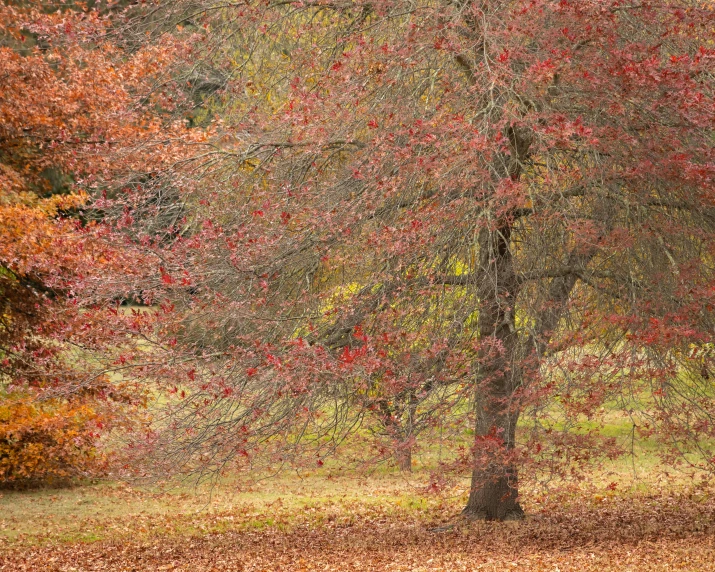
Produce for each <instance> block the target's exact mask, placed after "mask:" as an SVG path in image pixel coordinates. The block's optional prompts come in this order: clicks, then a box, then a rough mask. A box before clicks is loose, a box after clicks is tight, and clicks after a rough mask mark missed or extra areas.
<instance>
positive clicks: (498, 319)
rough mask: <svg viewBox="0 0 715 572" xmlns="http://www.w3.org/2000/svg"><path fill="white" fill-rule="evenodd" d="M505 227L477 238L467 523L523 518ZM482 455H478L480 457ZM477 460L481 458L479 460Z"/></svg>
mask: <svg viewBox="0 0 715 572" xmlns="http://www.w3.org/2000/svg"><path fill="white" fill-rule="evenodd" d="M510 240H511V225H510V224H509V223H508V222H506V223H503V224H501V225H498V227H497V228H496V229H485V230H484V231H483V232H482V235H481V237H480V244H479V249H480V267H481V268H480V271H481V272H482V273H483V275H484V277H485V278H484V280H483V282H482V284H481V285H480V292H479V299H480V307H479V318H478V321H477V327H478V330H479V339H480V344H481V347H480V351H479V356H478V357H479V359H478V362H477V370H478V374H477V375H478V380H477V382H476V383H475V396H474V398H475V407H476V424H475V437H474V467H473V470H472V484H471V489H470V494H469V500H468V502H467V506H466V507H465V508H464V511H463V514H464V515H465V516H467V517H469V518H474V519H486V520H513V519H519V518H523V516H524V511H523V510H522V509H521V506H519V503H518V498H519V491H518V474H517V469H516V466H515V465H514V462H513V459H511V458H510V457H511V454H512V452H513V451H514V445H515V438H516V423H517V420H518V417H519V405H518V403H517V401H516V400H515V399H514V397H515V392H516V390H517V388H518V387H519V386H520V385H521V373H520V366H519V363H518V358H519V356H518V354H519V340H518V335H517V333H516V324H515V308H514V306H515V304H516V299H517V296H518V293H519V281H518V280H517V278H516V275H515V274H514V267H513V260H512V252H511V248H510ZM481 452H483V455H480V453H481ZM482 457H483V458H482Z"/></svg>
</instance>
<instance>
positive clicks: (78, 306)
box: [0, 2, 178, 484]
mask: <svg viewBox="0 0 715 572" xmlns="http://www.w3.org/2000/svg"><path fill="white" fill-rule="evenodd" d="M46 8H47V6H46V5H45V4H44V3H42V2H22V3H4V4H3V5H2V6H0V304H1V311H0V483H3V484H8V483H10V484H16V483H18V482H27V481H37V480H45V479H48V478H63V477H67V476H74V475H77V474H80V475H81V474H87V472H88V471H91V470H96V469H97V468H98V467H100V465H101V461H102V459H101V455H99V454H98V453H97V450H96V445H97V443H98V440H99V438H100V436H101V435H103V434H105V433H106V432H107V430H108V429H109V428H111V427H113V426H117V425H120V426H121V425H122V424H123V423H125V422H126V421H127V419H128V417H127V414H129V413H130V412H131V410H132V409H133V408H134V407H135V406H137V405H140V404H142V403H143V402H144V399H145V397H146V395H145V392H144V390H140V389H138V388H136V387H135V386H132V385H130V384H128V383H124V382H122V381H121V380H120V379H119V378H117V376H116V375H114V376H112V375H110V374H111V371H112V370H116V369H118V367H119V366H120V365H121V364H120V363H119V362H117V363H113V362H114V360H116V359H120V358H121V359H123V358H122V356H121V352H122V351H126V350H127V347H128V343H129V340H128V338H127V337H126V335H125V334H126V333H127V331H130V332H134V333H136V332H137V331H139V330H140V329H141V327H142V325H143V324H142V323H143V322H144V321H146V318H145V317H142V316H139V315H131V314H127V315H123V314H120V313H118V312H117V310H116V301H115V300H113V298H115V297H117V296H119V297H121V296H122V295H126V289H122V288H116V287H114V290H113V291H109V290H108V289H107V288H105V289H104V291H103V292H99V291H98V290H97V288H96V284H98V283H101V282H102V281H103V280H104V277H105V275H109V274H114V275H117V274H122V275H124V276H125V277H127V278H126V279H127V280H128V279H129V277H130V276H131V274H132V273H133V272H135V271H141V260H140V259H137V258H136V253H131V252H129V251H126V252H125V251H124V250H123V249H122V248H121V244H120V243H116V242H114V243H113V242H112V238H111V237H109V236H108V235H107V232H106V229H105V228H104V225H102V224H100V223H97V222H96V221H95V222H91V221H90V220H89V219H88V218H87V216H86V211H85V207H86V205H87V203H88V201H89V197H90V196H91V195H92V194H99V193H101V192H102V191H104V192H105V193H106V192H107V190H109V191H110V192H112V190H113V189H114V188H115V187H116V186H117V185H118V183H119V181H120V180H125V179H126V174H127V173H133V172H136V171H138V170H139V168H142V169H149V170H151V169H152V168H158V167H159V166H160V165H161V164H162V162H163V161H167V160H171V158H172V155H171V152H170V149H169V148H168V146H167V144H166V142H164V143H163V144H162V145H161V147H160V149H159V150H157V146H156V144H155V139H156V136H157V133H159V130H160V128H161V133H162V135H163V136H164V137H168V136H170V135H171V129H170V128H167V127H165V126H162V125H161V122H160V121H158V119H157V113H156V110H157V106H158V105H160V104H161V103H165V102H162V100H161V93H160V92H159V93H158V94H157V95H155V96H153V97H149V98H148V99H145V102H144V103H143V107H142V106H141V105H137V101H138V99H137V98H139V97H145V98H146V95H147V94H150V95H151V94H152V90H153V88H154V86H155V82H156V78H157V73H158V72H161V71H162V65H163V63H167V62H168V61H169V60H170V58H171V54H172V53H173V52H172V50H174V49H176V50H178V46H177V45H176V44H174V45H171V44H169V45H167V43H164V44H161V43H159V42H155V43H153V44H147V45H144V46H140V48H141V49H134V50H132V51H131V52H130V51H128V50H127V49H126V48H120V47H118V45H117V41H116V40H117V33H116V32H117V28H116V27H113V24H114V21H113V20H112V19H109V18H108V17H105V16H102V15H100V13H99V12H98V11H96V10H89V9H87V7H84V9H79V8H78V7H76V6H75V7H73V6H65V7H64V8H63V9H62V10H60V11H53V12H52V13H48V10H47V9H46ZM120 16H121V13H120V14H119V15H118V16H117V17H118V18H119V17H120ZM154 93H156V92H154ZM120 177H121V178H120ZM106 304H109V305H110V306H111V305H114V308H111V307H110V308H109V310H107V308H106V307H105V306H106Z"/></svg>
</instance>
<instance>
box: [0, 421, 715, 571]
mask: <svg viewBox="0 0 715 572" xmlns="http://www.w3.org/2000/svg"><path fill="white" fill-rule="evenodd" d="M609 415H610V414H609ZM603 431H604V432H605V433H606V434H607V435H609V436H613V437H617V438H619V439H621V438H623V439H629V438H630V425H629V424H628V421H627V420H625V419H622V418H619V417H618V416H617V415H616V414H615V413H614V415H613V416H610V417H609V418H608V419H607V423H606V426H605V427H604V429H603ZM636 444H637V447H635V448H634V453H635V455H634V457H632V458H630V457H626V458H622V459H619V460H617V461H612V462H605V463H602V464H600V465H599V466H597V467H593V468H592V470H591V471H590V472H589V473H588V474H587V475H586V478H585V479H582V480H579V479H572V480H569V481H562V482H559V483H552V484H553V485H554V486H553V487H551V488H549V489H545V488H543V486H542V485H540V484H539V483H538V482H536V481H529V480H528V479H526V480H525V481H524V482H523V485H522V492H523V505H524V508H525V509H526V511H527V515H528V516H527V519H526V520H525V521H523V522H519V523H503V524H494V523H481V522H467V521H465V520H463V519H461V517H460V516H459V513H460V510H461V508H462V506H463V505H464V502H465V500H466V493H467V487H468V482H467V481H466V479H465V480H462V481H459V482H454V483H453V484H452V485H450V486H449V487H447V488H445V489H443V490H441V491H439V492H428V484H429V482H430V471H429V467H425V466H424V465H423V463H429V459H430V456H429V455H428V454H425V455H423V456H421V457H420V456H419V455H417V456H416V459H415V464H416V466H417V468H416V470H415V472H414V473H412V474H409V475H405V474H400V473H399V472H397V471H394V470H392V469H389V468H387V467H382V468H380V470H376V471H373V472H372V473H371V474H361V475H359V474H350V475H346V474H344V471H341V470H337V469H336V468H335V467H329V466H328V465H326V466H325V467H323V468H321V469H319V470H316V471H313V472H311V473H304V474H302V475H299V474H296V473H283V474H281V475H279V476H278V477H275V478H272V479H266V480H259V481H256V482H252V483H251V484H248V483H245V482H238V481H236V480H231V479H224V480H222V481H221V482H219V483H217V484H215V485H214V486H213V487H208V486H202V487H192V486H189V485H177V486H175V487H174V488H173V489H170V490H166V489H162V490H160V489H158V488H151V487H142V486H138V485H134V486H129V485H125V484H120V483H113V482H98V483H93V484H85V485H83V486H77V487H74V488H63V489H42V490H35V491H22V492H19V491H18V492H16V491H2V492H1V493H0V571H3V572H4V571H5V570H8V571H10V570H11V571H13V572H14V571H16V570H17V571H24V570H31V571H34V570H57V571H60V570H61V571H67V572H70V571H75V572H76V571H80V570H82V571H84V570H137V571H138V570H177V571H178V570H186V571H187V572H188V571H191V572H202V571H203V570H207V571H216V570H220V571H223V570H226V571H228V570H445V571H446V570H550V571H554V570H561V571H566V570H586V571H588V570H598V571H599V572H603V571H606V570H634V571H636V570H637V571H640V570H715V545H714V541H715V487H714V486H712V485H711V484H708V483H707V482H704V481H702V480H701V479H695V480H693V479H691V478H688V477H685V476H683V475H681V474H678V473H675V472H672V471H666V470H664V468H663V467H662V466H660V465H659V462H658V458H657V455H656V454H655V453H656V452H657V450H656V446H655V444H654V443H650V442H647V441H646V442H643V443H639V442H637V443H636ZM613 483H615V486H613ZM445 525H446V526H445Z"/></svg>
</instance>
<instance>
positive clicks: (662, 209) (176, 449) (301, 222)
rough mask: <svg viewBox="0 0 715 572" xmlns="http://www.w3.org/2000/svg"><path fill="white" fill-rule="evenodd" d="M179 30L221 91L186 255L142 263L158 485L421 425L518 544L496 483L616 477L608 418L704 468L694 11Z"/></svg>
mask: <svg viewBox="0 0 715 572" xmlns="http://www.w3.org/2000/svg"><path fill="white" fill-rule="evenodd" d="M191 8H192V9H194V10H195V14H196V16H195V20H196V21H198V22H199V23H200V24H201V25H203V26H204V28H205V29H206V30H208V35H207V40H206V43H205V48H204V49H203V50H202V51H201V53H200V55H201V56H202V57H203V58H204V61H209V62H222V63H221V65H223V66H224V68H225V69H224V72H225V73H224V74H223V76H222V77H225V78H227V79H226V90H225V92H223V93H222V98H223V99H221V100H220V101H222V102H223V108H222V109H221V113H220V121H217V122H216V123H215V136H214V137H213V138H212V140H211V143H212V145H213V147H212V148H211V149H210V150H209V151H206V150H205V149H204V150H202V154H201V155H200V156H197V157H196V160H195V161H194V162H192V163H191V165H190V167H191V168H190V169H186V170H183V171H181V176H182V177H183V179H182V180H183V181H184V183H185V186H183V187H182V188H181V191H180V192H181V193H182V196H183V197H184V201H185V204H187V205H189V208H188V215H187V216H188V218H189V219H190V220H191V224H192V229H193V230H192V232H191V233H190V234H186V235H185V236H184V237H183V238H180V239H179V240H176V241H174V242H172V243H171V245H164V246H161V247H160V246H159V245H155V248H154V249H149V250H151V251H152V252H153V253H154V254H155V255H156V256H157V259H159V260H161V263H160V264H157V267H156V269H155V272H154V274H153V276H151V277H149V278H148V279H147V281H146V282H145V291H146V292H150V293H151V296H152V297H153V298H154V299H157V300H164V301H165V302H164V306H163V308H164V311H163V312H162V313H161V317H162V319H163V320H164V325H163V329H162V330H161V336H160V338H159V339H157V340H156V344H157V345H156V352H157V356H158V357H157V359H156V360H155V361H156V362H157V363H161V366H157V367H150V368H144V370H143V374H144V375H146V376H147V377H150V378H151V379H152V380H160V381H163V382H164V383H165V384H166V387H167V388H169V389H170V390H171V391H172V392H173V394H174V395H175V396H176V399H175V401H173V402H172V403H171V404H170V405H169V406H168V407H167V410H166V413H167V416H166V418H165V420H164V422H162V423H161V424H160V425H158V426H157V427H156V429H157V432H156V433H152V434H151V443H150V444H151V445H152V446H156V445H159V446H160V447H159V449H160V450H161V451H162V453H163V455H164V457H163V458H164V460H165V461H166V463H167V464H166V466H169V465H171V466H173V467H174V468H178V469H180V470H196V471H198V472H199V473H200V474H204V473H205V472H207V471H208V472H214V471H217V470H221V469H222V468H225V467H227V466H231V465H232V464H235V463H236V462H237V460H241V459H244V458H247V459H249V460H251V461H254V460H256V459H257V458H258V457H259V454H262V455H265V457H266V458H269V459H272V460H274V461H275V460H277V461H279V462H285V461H289V460H294V459H298V458H303V459H306V458H307V459H310V461H309V462H311V463H312V462H316V461H317V462H318V463H322V460H321V459H322V457H323V456H324V455H325V454H327V453H329V452H331V451H332V450H333V449H334V448H335V447H336V446H337V445H338V444H339V443H340V442H342V440H343V439H344V438H345V436H346V435H347V434H348V433H350V432H351V431H355V430H356V428H357V427H368V428H369V427H370V426H375V424H377V425H378V426H379V427H380V429H379V430H377V431H376V432H375V433H376V434H377V435H380V434H383V435H384V434H388V436H389V433H390V430H391V428H393V434H392V440H393V441H395V440H396V441H398V442H399V441H400V440H404V438H405V436H406V434H405V432H404V427H405V425H404V423H405V421H406V420H410V421H409V423H413V425H412V426H413V427H417V426H420V427H423V428H425V430H426V431H427V432H428V433H429V429H430V427H434V425H435V423H436V421H437V420H441V419H445V418H448V419H451V420H453V424H452V425H451V426H452V427H453V428H454V431H455V433H454V435H455V436H460V435H461V438H455V439H454V441H453V443H454V445H455V448H456V450H455V451H454V453H455V455H457V457H456V458H457V459H467V461H466V462H467V463H468V465H467V466H468V467H469V469H470V470H471V471H472V485H471V491H470V496H469V500H468V503H467V506H466V508H465V513H466V514H467V515H469V516H471V517H476V518H487V519H500V520H501V519H508V518H519V517H520V516H521V515H522V511H521V508H520V506H519V504H518V479H517V469H518V467H519V466H529V467H530V470H531V471H534V472H536V471H538V470H540V468H543V467H545V466H552V465H553V462H552V461H553V459H554V458H558V459H561V460H562V461H566V463H564V464H563V465H561V466H565V467H568V466H572V465H573V464H574V463H577V462H580V461H585V460H588V459H590V458H594V457H595V456H598V455H600V454H605V455H615V454H618V453H619V452H621V451H619V448H618V447H617V446H616V444H615V443H613V442H611V441H608V440H606V441H605V442H603V443H600V444H599V446H598V447H596V446H595V444H596V443H597V439H598V436H597V435H596V434H593V433H588V432H585V431H584V430H583V424H584V422H585V421H588V420H592V419H593V418H597V417H598V416H599V413H600V411H601V410H602V409H601V408H602V406H603V405H604V404H606V403H609V404H617V405H618V406H620V407H621V408H622V409H623V410H624V411H626V412H628V413H629V414H630V415H632V416H633V419H634V430H637V431H639V432H640V433H641V434H644V435H653V436H657V437H660V438H662V439H664V440H665V441H666V442H668V443H669V444H670V446H671V449H670V451H671V452H672V453H677V454H678V455H679V457H678V458H680V459H681V460H684V461H685V462H687V463H690V464H691V465H693V466H697V467H699V468H703V469H708V470H709V469H711V468H712V459H713V451H712V450H711V445H710V443H712V441H711V440H709V439H710V438H711V437H712V427H713V424H712V416H713V400H712V397H713V395H712V391H713V388H712V380H711V375H710V374H709V372H710V371H711V368H712V364H711V360H712V357H711V356H710V357H708V353H707V347H708V346H707V344H708V343H710V342H711V340H712V333H713V313H712V309H713V295H714V294H715V290H713V286H712V285H713V247H714V244H715V243H714V242H713V231H714V230H715V211H714V210H713V209H714V206H715V205H714V202H713V201H714V200H715V195H714V194H713V145H712V141H713V139H712V137H713V130H712V129H713V117H715V115H714V114H713V89H712V86H713V83H712V71H713V69H712V62H713V51H712V46H711V45H710V44H709V43H708V42H709V38H710V36H711V30H710V26H711V18H712V11H711V8H710V7H709V6H708V5H707V4H705V3H702V2H697V1H692V2H690V1H684V0H674V1H668V2H662V3H658V4H657V5H655V4H651V3H643V4H634V5H628V6H625V5H622V3H620V2H617V1H613V2H610V1H607V2H603V1H598V2H595V1H594V2H591V1H585V2H583V1H581V2H577V3H571V2H563V1H561V2H551V1H547V0H536V1H534V2H530V3H527V4H525V3H521V2H513V3H509V2H507V3H503V2H491V1H481V2H430V1H428V2H417V3H415V2H410V3H405V2H392V1H386V2H377V3H376V2H337V3H336V2H300V3H293V2H278V3H272V4H261V5H251V6H248V5H240V6H236V7H232V8H227V7H225V6H224V5H218V4H217V5H214V4H211V3H204V4H202V5H200V6H197V4H196V3H192V4H191ZM187 9H188V8H187V7H186V6H183V7H179V6H178V5H172V7H171V8H170V10H169V11H168V12H166V13H165V14H164V16H163V19H162V25H167V22H169V23H171V22H174V20H173V19H175V20H176V21H177V23H178V20H179V17H178V16H177V14H184V12H182V11H185V10H187ZM181 17H182V18H183V17H184V16H183V15H182V16H181ZM172 177H176V174H172ZM137 224H141V223H140V221H137ZM416 421H419V422H418V423H416ZM398 422H399V423H400V424H399V425H398ZM465 424H471V426H472V430H473V434H472V435H473V436H472V437H471V443H469V444H468V446H467V447H466V449H462V450H460V449H459V446H460V445H461V444H463V443H464V428H465ZM579 427H581V430H579ZM517 429H519V432H518V434H517ZM412 431H413V430H412V429H410V433H409V435H407V441H408V442H409V440H410V439H411V438H412V437H413V433H412ZM358 434H359V435H365V432H364V431H362V432H358ZM376 445H377V447H378V449H379V450H389V449H391V448H392V447H393V446H394V443H393V444H392V445H390V444H389V443H388V444H384V443H380V442H379V441H378V443H377V444H376ZM674 458H675V457H673V459H674ZM160 466H161V465H160Z"/></svg>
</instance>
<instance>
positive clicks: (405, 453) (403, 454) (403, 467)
mask: <svg viewBox="0 0 715 572" xmlns="http://www.w3.org/2000/svg"><path fill="white" fill-rule="evenodd" d="M395 461H396V462H397V466H398V467H399V469H400V471H402V472H403V473H411V472H412V447H398V448H397V449H396V450H395Z"/></svg>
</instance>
